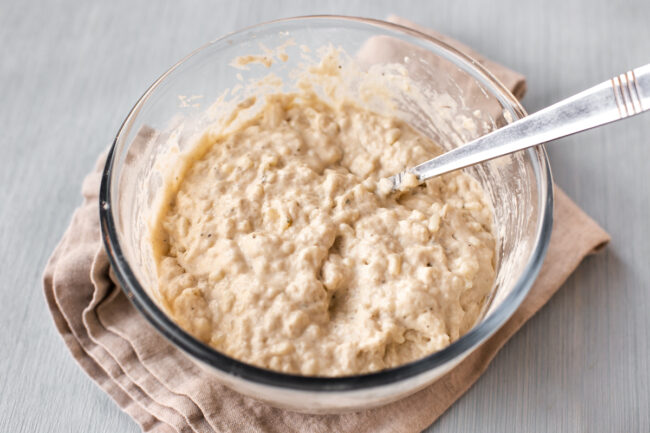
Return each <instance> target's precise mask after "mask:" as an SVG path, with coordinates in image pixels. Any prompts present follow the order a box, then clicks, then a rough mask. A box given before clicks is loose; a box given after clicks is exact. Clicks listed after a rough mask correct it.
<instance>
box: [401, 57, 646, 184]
mask: <svg viewBox="0 0 650 433" xmlns="http://www.w3.org/2000/svg"><path fill="white" fill-rule="evenodd" d="M648 109H650V64H648V65H645V66H641V67H639V68H636V69H633V70H631V71H628V72H627V73H625V74H621V75H619V76H617V77H614V78H612V79H611V80H608V81H605V82H603V83H601V84H598V85H596V86H594V87H592V88H590V89H587V90H585V91H583V92H580V93H578V94H576V95H574V96H571V97H569V98H567V99H564V100H562V101H560V102H558V103H556V104H553V105H551V106H550V107H547V108H544V109H543V110H540V111H538V112H536V113H534V114H531V115H530V116H526V117H524V118H522V119H520V120H517V121H516V122H513V123H511V124H509V125H506V126H504V127H503V128H500V129H497V130H496V131H493V132H491V133H489V134H487V135H484V136H482V137H480V138H478V139H476V140H474V141H471V142H469V143H467V144H465V145H463V146H461V147H458V148H456V149H454V150H452V151H450V152H447V153H445V154H443V155H441V156H439V157H437V158H433V159H431V160H429V161H426V162H424V163H422V164H420V165H417V166H415V167H412V168H410V169H408V170H406V171H404V172H402V173H399V174H397V175H395V176H392V177H391V178H389V180H391V181H392V183H393V189H399V186H400V185H401V183H402V178H403V176H404V175H405V174H406V173H413V174H414V175H415V176H416V177H417V178H418V180H419V181H420V182H423V181H425V180H426V179H429V178H431V177H434V176H439V175H441V174H444V173H447V172H450V171H453V170H457V169H459V168H463V167H467V166H469V165H474V164H477V163H479V162H483V161H487V160H490V159H493V158H497V157H499V156H503V155H506V154H509V153H512V152H516V151H518V150H522V149H526V148H528V147H532V146H535V145H538V144H542V143H545V142H547V141H551V140H555V139H557V138H561V137H565V136H567V135H571V134H575V133H576V132H580V131H584V130H586V129H590V128H594V127H596V126H600V125H604V124H606V123H610V122H614V121H616V120H620V119H624V118H626V117H629V116H633V115H635V114H639V113H641V112H643V111H646V110H648Z"/></svg>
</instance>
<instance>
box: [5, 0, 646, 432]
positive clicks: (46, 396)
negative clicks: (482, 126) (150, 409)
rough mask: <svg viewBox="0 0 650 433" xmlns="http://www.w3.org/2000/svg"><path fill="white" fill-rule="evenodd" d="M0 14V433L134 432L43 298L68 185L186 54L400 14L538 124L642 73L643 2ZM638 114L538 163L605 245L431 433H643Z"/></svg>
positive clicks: (128, 7)
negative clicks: (507, 89)
mask: <svg viewBox="0 0 650 433" xmlns="http://www.w3.org/2000/svg"><path fill="white" fill-rule="evenodd" d="M324 3H325V2H321V1H300V2H299V1H291V2H289V1H262V0H258V1H253V2H243V1H242V2H226V1H219V2H209V1H192V2H177V1H173V0H164V1H157V2H145V1H135V2H134V1H129V0H115V1H111V2H102V1H89V2H77V1H73V0H59V1H52V2H37V1H34V0H32V1H27V2H20V3H16V2H9V1H7V0H2V1H0V46H1V47H2V52H1V53H2V54H1V56H2V57H1V61H0V95H2V104H1V105H0V155H1V156H0V287H1V290H0V347H1V348H2V349H0V414H1V415H0V431H2V432H5V431H6V432H40V431H49V432H71V431H80V432H81V431H83V432H98V433H99V432H111V433H112V432H118V431H119V432H129V431H133V432H135V431H138V428H137V426H136V425H135V424H134V423H133V422H132V421H131V420H130V419H129V418H128V417H127V416H126V415H124V414H122V413H121V411H120V410H119V409H118V408H117V406H115V405H114V404H113V403H112V402H111V401H110V399H109V398H108V397H106V396H105V395H104V394H103V393H102V392H101V391H100V390H99V389H98V388H97V387H95V386H94V385H93V384H92V383H91V382H90V380H89V379H87V378H86V376H85V375H84V374H83V373H82V371H81V370H80V369H79V368H77V367H76V366H75V364H74V362H73V361H72V358H71V357H70V355H69V354H68V352H67V350H66V349H65V347H64V345H63V343H62V341H61V340H60V338H59V337H58V336H57V334H56V332H55V331H54V327H53V324H52V321H51V319H50V317H49V313H48V312H47V310H46V308H45V303H44V300H43V296H42V294H41V287H40V278H41V272H42V269H43V267H44V265H45V261H46V260H47V257H48V255H49V253H50V252H51V250H52V249H53V248H54V246H55V245H56V243H57V242H58V240H59V238H60V236H61V234H62V231H63V230H64V228H65V226H66V224H67V223H68V221H69V218H70V215H71V213H72V211H73V209H74V208H75V206H76V205H78V204H79V202H80V195H79V188H80V184H81V180H82V178H83V176H84V174H85V173H86V172H87V171H88V170H89V169H90V168H91V167H92V165H93V163H94V161H95V158H96V156H97V154H98V153H99V152H101V151H102V150H103V149H104V148H106V146H108V144H109V143H110V142H111V141H112V138H113V135H114V134H115V132H116V131H117V128H118V127H119V125H120V123H121V121H122V119H123V117H124V116H125V115H126V113H127V112H128V110H129V109H130V107H131V105H132V104H133V103H134V102H135V101H136V99H137V98H138V97H139V96H140V94H141V93H142V91H143V90H144V89H145V88H146V87H147V86H148V85H149V84H150V83H151V82H152V81H153V80H154V79H155V78H156V77H157V76H158V75H160V74H161V73H162V72H164V70H165V69H166V68H167V67H169V66H170V65H172V64H173V63H174V62H175V61H176V60H178V59H179V58H181V57H182V56H183V55H185V54H186V53H188V52H189V51H191V50H192V49H194V48H196V47H197V46H199V45H201V44H203V43H204V42H206V41H207V40H210V39H213V38H215V37H217V36H219V35H222V34H224V33H227V32H230V31H233V30H236V29H238V28H241V27H243V26H247V25H251V24H254V23H257V22H260V21H264V20H269V19H273V18H278V17H283V16H293V15H303V14H313V13H342V14H348V15H361V16H372V17H376V18H383V17H385V16H386V15H388V14H390V13H395V14H398V15H402V16H404V17H406V18H409V19H411V20H413V21H415V22H417V23H419V24H422V25H426V26H431V27H433V28H435V29H436V30H438V31H441V32H445V33H447V34H449V35H451V36H453V37H456V38H458V39H459V40H461V41H463V42H465V43H467V44H469V45H471V46H473V47H474V48H476V49H477V50H478V51H480V52H482V53H483V54H485V55H487V56H489V57H491V58H493V59H494V60H497V61H500V62H502V63H503V64H505V65H508V66H510V67H512V68H514V69H517V70H518V71H520V72H523V73H525V74H526V75H527V77H528V88H529V92H528V95H527V96H526V98H525V99H524V104H525V105H526V107H527V108H528V109H529V110H530V111H534V110H536V109H539V108H541V107H543V106H545V105H548V104H550V103H552V102H554V101H556V100H559V99H561V98H562V97H564V96H567V95H570V94H572V93H574V92H576V91H578V90H580V89H583V88H585V87H587V86H588V85H591V84H595V83H597V82H600V81H603V80H605V79H607V78H609V77H610V76H612V75H614V74H618V73H620V72H623V71H624V70H626V69H628V68H631V67H635V66H639V65H641V64H643V63H647V62H648V61H650V57H648V44H649V42H648V41H650V27H648V26H647V18H648V17H649V16H650V3H648V2H646V1H642V0H637V1H629V2H626V3H625V5H624V6H623V5H620V4H617V3H616V2H611V1H605V0H576V1H571V2H569V1H566V0H552V1H546V2H521V1H518V0H507V1H501V2H481V1H466V0H461V1H454V2H425V1H411V2H392V1H373V2H370V1H366V2H362V1H350V0H330V1H329V2H327V5H326V6H322V5H323V4H324ZM649 136H650V117H648V116H647V115H646V116H644V117H639V118H635V119H631V120H628V121H626V122H625V123H620V124H616V125H611V126H608V127H605V128H603V129H600V130H598V131H592V132H589V133H586V134H584V135H581V136H576V137H572V138H568V139H565V140H562V141H561V142H558V143H556V144H554V145H553V146H552V147H550V149H549V153H550V156H551V161H552V165H553V171H554V174H555V178H556V181H557V183H558V184H559V185H560V186H562V187H563V188H564V189H565V190H566V191H567V192H568V193H569V195H570V196H571V197H573V198H574V199H575V200H576V202H577V203H578V204H580V205H581V206H582V207H583V208H584V209H585V210H586V211H587V212H588V213H589V214H590V215H591V216H593V217H594V218H595V219H596V220H597V221H599V222H600V223H601V224H602V225H603V226H604V227H605V228H606V229H607V230H608V231H609V232H610V233H611V234H612V238H613V241H612V244H611V245H610V247H609V249H608V250H607V251H605V252H604V253H601V254H600V255H598V256H596V257H592V258H589V259H587V260H586V261H585V263H584V264H583V265H582V266H581V267H580V268H579V269H578V270H577V272H576V273H575V274H574V275H573V277H572V278H571V279H570V280H569V281H568V282H567V284H565V286H564V287H563V288H562V289H561V290H560V291H559V292H558V293H557V295H555V297H554V298H553V299H552V300H551V302H550V303H549V305H548V306H546V307H545V308H544V309H543V310H542V311H541V312H540V313H539V314H538V315H537V316H536V317H535V318H533V319H532V320H531V321H530V322H529V323H528V324H527V325H526V326H525V327H524V328H523V329H522V330H521V331H520V332H519V333H518V334H517V335H516V336H515V337H514V338H513V340H512V341H511V342H510V343H508V344H507V345H506V347H505V348H504V349H503V350H502V352H501V353H500V354H499V356H498V357H497V358H496V359H495V361H494V362H493V364H492V366H491V367H490V369H489V370H488V372H487V373H486V374H485V375H484V376H483V377H482V378H481V379H480V381H479V382H478V383H477V384H476V385H475V386H474V387H473V388H472V389H471V390H470V391H469V392H468V393H467V394H466V395H465V396H464V397H463V398H462V399H461V400H460V401H458V402H457V403H456V404H455V405H454V406H453V407H452V408H451V409H450V410H449V411H448V412H447V413H446V414H445V415H444V416H443V417H442V418H441V419H440V420H439V421H438V422H437V423H435V424H434V426H432V428H431V429H430V431H432V432H437V431H456V432H477V431H502V432H519V431H529V432H545V431H562V432H564V431H566V432H575V431H589V432H610V431H649V430H650V418H649V416H650V415H649V411H648V410H647V409H648V408H649V407H650V401H649V397H650V377H649V375H648V371H650V362H649V360H650V346H649V340H650V318H649V317H650V316H649V315H648V311H650V290H649V288H650V266H649V265H648V257H650V186H649V184H650V182H649V181H648V176H647V173H648V171H649V169H650V163H649V162H648V161H649V160H650V145H648V141H649V140H648V137H649Z"/></svg>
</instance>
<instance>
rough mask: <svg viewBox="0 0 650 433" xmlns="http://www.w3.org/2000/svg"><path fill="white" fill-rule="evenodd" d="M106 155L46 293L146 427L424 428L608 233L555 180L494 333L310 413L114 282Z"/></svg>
mask: <svg viewBox="0 0 650 433" xmlns="http://www.w3.org/2000/svg"><path fill="white" fill-rule="evenodd" d="M391 19H392V20H393V21H395V22H398V23H400V24H405V25H410V26H412V27H415V26H414V25H412V24H410V23H408V22H406V21H404V20H401V19H399V18H391ZM420 30H422V29H420ZM424 31H426V32H427V33H429V34H432V35H434V36H436V37H438V38H441V39H443V40H445V41H446V42H447V43H449V44H450V45H454V46H456V47H459V49H461V50H463V51H464V52H466V53H468V54H469V55H470V56H472V57H474V58H476V59H479V60H480V61H481V63H483V64H484V65H486V66H487V67H488V68H489V69H490V70H491V71H492V72H493V73H494V74H495V75H496V76H497V77H498V78H499V79H500V80H501V81H502V82H503V83H504V84H505V85H506V86H508V87H509V88H510V89H513V91H515V92H517V93H518V96H521V95H522V94H523V91H524V89H525V83H524V79H523V77H522V76H521V75H519V74H517V73H514V72H512V71H510V70H508V69H506V68H504V67H503V66H500V65H498V64H496V63H493V62H490V61H489V60H487V59H483V58H482V57H481V56H480V55H478V54H477V53H475V52H473V51H472V50H471V49H469V48H467V47H464V46H462V45H460V44H458V43H457V42H455V41H453V40H450V39H448V38H445V37H443V36H441V35H438V34H435V33H433V32H431V31H428V30H424ZM104 160H105V156H102V157H100V158H99V160H98V161H97V165H96V167H95V169H94V170H93V172H92V173H90V174H89V175H88V176H87V177H86V179H85V181H84V183H83V188H82V193H83V196H84V202H83V204H82V206H81V207H80V208H79V209H77V210H76V212H75V213H74V216H73V218H72V222H71V223H70V226H69V227H68V229H67V230H66V232H65V234H64V235H63V239H62V240H61V242H60V243H59V245H58V246H57V247H56V249H55V251H54V253H53V254H52V257H51V258H50V260H49V262H48V264H47V267H46V269H45V274H44V289H45V296H46V298H47V302H48V305H49V307H50V310H51V312H52V316H53V318H54V322H55V324H56V327H57V329H58V330H59V332H60V333H61V335H62V337H63V339H64V341H65V343H66V345H67V346H68V348H69V350H70V351H71V352H72V355H73V356H74V358H75V359H76V360H77V362H78V363H79V364H80V365H81V367H82V368H83V369H84V370H85V371H86V373H87V374H88V375H89V376H90V377H91V378H92V379H93V380H94V381H95V382H96V383H97V384H98V385H99V386H100V387H101V388H102V389H103V390H104V391H105V392H106V393H108V394H109V395H110V396H111V397H112V398H113V399H114V400H115V402H116V403H117V404H118V405H119V406H120V407H121V408H122V409H123V410H124V411H126V412H127V413H128V414H129V415H131V416H132V417H133V418H134V419H135V420H136V421H137V422H138V423H139V424H140V425H141V427H142V429H143V430H144V431H153V432H201V433H203V432H238V431H247V432H248V431H253V432H286V431H300V432H330V431H338V432H405V433H406V432H409V433H411V432H418V431H420V430H422V429H424V428H425V427H427V426H428V425H430V424H431V423H432V422H433V421H435V420H436V419H437V418H438V417H439V416H440V415H441V414H442V413H443V412H444V411H445V410H446V409H447V408H448V407H449V406H450V405H451V404H452V403H454V401H456V400H457V399H458V398H459V397H460V396H461V395H462V394H463V393H464V392H465V391H466V390H467V389H468V388H469V387H470V386H471V385H472V384H473V383H474V382H475V381H476V380H477V379H478V377H479V376H480V375H481V374H482V373H483V371H485V369H486V368H487V366H488V364H489V363H490V361H491V360H492V358H494V356H495V355H496V353H497V352H498V351H499V349H500V348H501V347H502V346H503V344H505V342H506V341H508V339H509V338H510V337H511V336H512V335H513V334H514V333H515V332H516V331H517V330H518V329H519V328H520V327H521V326H522V324H523V323H524V322H526V320H528V319H529V318H530V317H531V316H532V315H533V314H535V312H536V311H537V310H539V309H540V308H541V307H542V306H543V305H544V304H545V303H546V302H547V301H548V299H549V298H550V297H551V296H552V295H553V293H555V291H556V290H557V289H558V288H559V287H560V286H561V285H562V283H563V282H564V281H565V280H566V278H567V277H568V276H569V275H570V274H571V272H572V271H573V270H574V269H575V268H576V267H577V266H578V264H579V263H580V261H581V260H582V259H583V258H584V257H585V256H586V255H588V254H590V253H592V252H594V251H596V250H597V249H599V248H600V247H602V246H603V245H605V244H606V243H607V242H608V240H609V236H608V235H607V233H605V232H604V231H603V230H602V229H601V228H600V227H599V226H598V225H597V224H596V223H595V222H594V221H593V220H591V219H590V218H589V217H588V216H587V215H586V214H584V213H583V212H582V211H581V210H580V209H579V208H578V207H577V206H576V205H575V204H574V203H573V202H571V200H570V199H569V198H568V197H567V196H566V195H565V194H564V193H563V192H562V191H561V190H559V189H556V191H555V213H554V221H555V225H554V228H553V233H552V236H551V244H550V247H549V250H548V255H547V257H546V261H545V262H544V265H543V267H542V270H541V272H540V275H539V277H538V279H537V281H536V283H535V285H534V286H533V287H532V289H531V291H530V294H529V295H528V297H527V298H526V299H525V300H524V302H523V304H522V305H521V307H520V308H519V309H518V310H517V311H516V312H515V314H514V315H513V316H512V318H511V319H510V320H509V321H508V322H507V323H506V324H505V325H504V326H503V327H502V328H501V329H500V330H499V331H498V332H497V333H496V334H494V335H493V336H492V337H491V338H490V339H489V340H487V341H486V342H485V343H484V344H483V345H481V346H480V347H479V348H478V349H477V350H476V351H475V352H473V353H472V354H471V355H470V356H469V357H467V358H466V359H465V360H464V361H463V362H462V363H461V364H460V365H458V366H457V367H456V368H455V369H453V370H452V371H451V372H449V373H448V374H447V375H446V376H444V377H443V378H441V379H440V380H439V381H437V382H436V383H434V384H433V385H431V386H429V387H427V388H425V389H423V390H422V391H419V392H418V393H416V394H414V395H412V396H410V397H407V398H405V399H403V400H401V401H398V402H395V403H392V404H389V405H387V406H384V407H381V408H377V409H372V410H367V411H362V412H354V413H346V414H341V415H317V416H316V415H304V414H299V413H295V412H290V411H286V410H281V409H276V408H273V407H270V406H267V405H265V404H263V403H260V402H258V401H256V400H254V399H251V398H248V397H244V396H242V395H240V394H237V393H236V392H234V391H231V390H230V389H228V388H226V387H224V386H223V385H220V384H219V383H218V382H217V381H216V380H214V379H213V378H212V377H211V376H210V374H209V373H207V372H205V371H204V370H203V369H201V368H199V367H197V366H196V365H195V364H194V362H193V361H192V360H191V359H189V358H188V357H187V356H185V355H184V354H183V353H181V352H180V351H179V350H177V349H176V348H174V347H173V346H172V345H171V344H170V343H168V342H167V341H166V340H165V339H164V338H163V337H162V336H160V335H159V334H158V333H157V332H156V331H155V330H154V329H153V328H152V327H151V326H150V325H149V324H148V322H147V321H146V320H145V319H144V318H143V317H142V316H141V315H140V314H139V313H138V312H137V311H136V310H135V308H134V307H133V306H132V305H131V303H130V302H129V301H128V300H127V298H126V297H125V295H124V294H123V292H122V291H121V290H120V289H119V287H117V286H116V284H115V280H114V278H112V273H111V270H110V267H109V264H108V259H107V256H106V253H105V251H104V248H103V246H102V242H101V237H100V229H99V221H98V197H97V196H98V191H99V183H100V179H101V170H102V168H103V165H104Z"/></svg>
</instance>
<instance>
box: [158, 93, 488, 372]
mask: <svg viewBox="0 0 650 433" xmlns="http://www.w3.org/2000/svg"><path fill="white" fill-rule="evenodd" d="M197 146H198V147H197V148H198V149H199V151H197V152H194V154H193V156H192V159H191V160H190V161H189V162H188V165H187V169H186V170H185V171H184V173H183V174H182V176H180V178H179V179H178V180H177V182H175V183H174V185H175V186H174V187H173V190H170V191H168V200H166V201H165V205H164V206H163V207H162V208H161V210H160V213H159V214H158V217H157V219H156V221H155V222H154V225H153V228H152V239H153V242H154V253H155V256H156V262H157V271H158V285H159V287H158V290H159V292H160V295H161V297H162V301H163V303H164V307H165V308H166V310H167V312H168V313H169V314H170V316H171V317H172V318H173V319H174V320H175V321H176V322H177V323H179V324H180V326H181V327H183V328H184V329H185V330H187V331H188V332H189V333H191V334H192V335H194V336H195V337H196V338H198V339H200V340H201V341H203V342H205V343H207V344H209V345H210V346H212V347H214V348H215V349H217V350H219V351H221V352H223V353H226V354H228V355H229V356H232V357H234V358H237V359H239V360H241V361H244V362H248V363H251V364H254V365H257V366H260V367H266V368H270V369H273V370H277V371H281V372H287V373H295V374H303V375H318V376H342V375H350V374H359V373H366V372H372V371H377V370H381V369H385V368H389V367H395V366H398V365H401V364H404V363H407V362H410V361H414V360H417V359H419V358H421V357H424V356H426V355H428V354H431V353H433V352H435V351H437V350H440V349H442V348H444V347H445V346H447V345H449V344H450V343H451V342H453V341H454V340H456V339H458V338H459V337H460V336H461V335H463V334H464V333H465V332H467V331H468V330H469V329H470V328H471V327H472V326H473V325H474V324H475V322H476V321H477V319H478V318H479V315H480V312H481V310H482V306H483V304H484V301H485V298H486V297H487V296H488V295H489V293H490V291H491V289H492V286H493V284H494V279H495V270H494V255H495V237H494V234H493V227H492V224H493V215H492V210H491V206H490V204H489V203H488V199H487V197H486V195H485V193H484V192H483V190H482V189H481V187H480V186H479V184H478V182H477V181H475V180H474V179H473V178H471V177H470V176H468V175H467V174H464V173H461V172H457V173H451V174H448V175H445V176H442V177H439V178H436V179H433V180H430V181H428V182H426V183H425V184H423V185H420V186H417V187H415V188H413V189H411V190H409V191H404V192H400V193H396V194H388V195H387V194H384V193H382V191H381V190H382V188H381V187H380V184H381V182H380V180H381V179H382V178H384V177H387V176H390V175H393V174H395V173H397V172H400V171H402V170H403V169H404V168H405V167H408V166H412V165H415V164H417V163H419V162H422V161H424V160H427V159H429V158H432V157H434V156H436V155H438V154H440V153H441V149H440V148H439V147H438V146H437V145H436V144H435V143H433V142H432V141H431V140H429V139H427V138H425V137H424V136H422V135H421V134H419V133H418V132H416V131H415V130H414V129H412V128H411V127H410V126H408V125H407V124H405V123H403V122H401V121H399V120H397V119H393V118H389V117H385V116H381V115H379V114H375V113H373V112H370V111H367V110H365V109H362V108H360V107H358V106H355V105H352V104H345V103H341V104H340V105H339V106H336V107H333V106H330V105H328V104H326V103H324V102H323V101H321V100H320V99H318V98H317V97H316V96H314V95H309V94H276V95H272V96H267V99H266V101H265V106H264V108H263V109H262V110H261V112H260V114H259V115H257V116H256V117H254V118H253V119H251V120H249V121H247V122H246V123H244V124H243V126H241V127H240V128H239V129H237V130H236V131H235V132H233V133H230V134H227V135H216V134H214V133H206V135H205V136H204V137H203V138H202V140H201V143H200V144H199V145H197ZM170 188H171V187H170Z"/></svg>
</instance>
